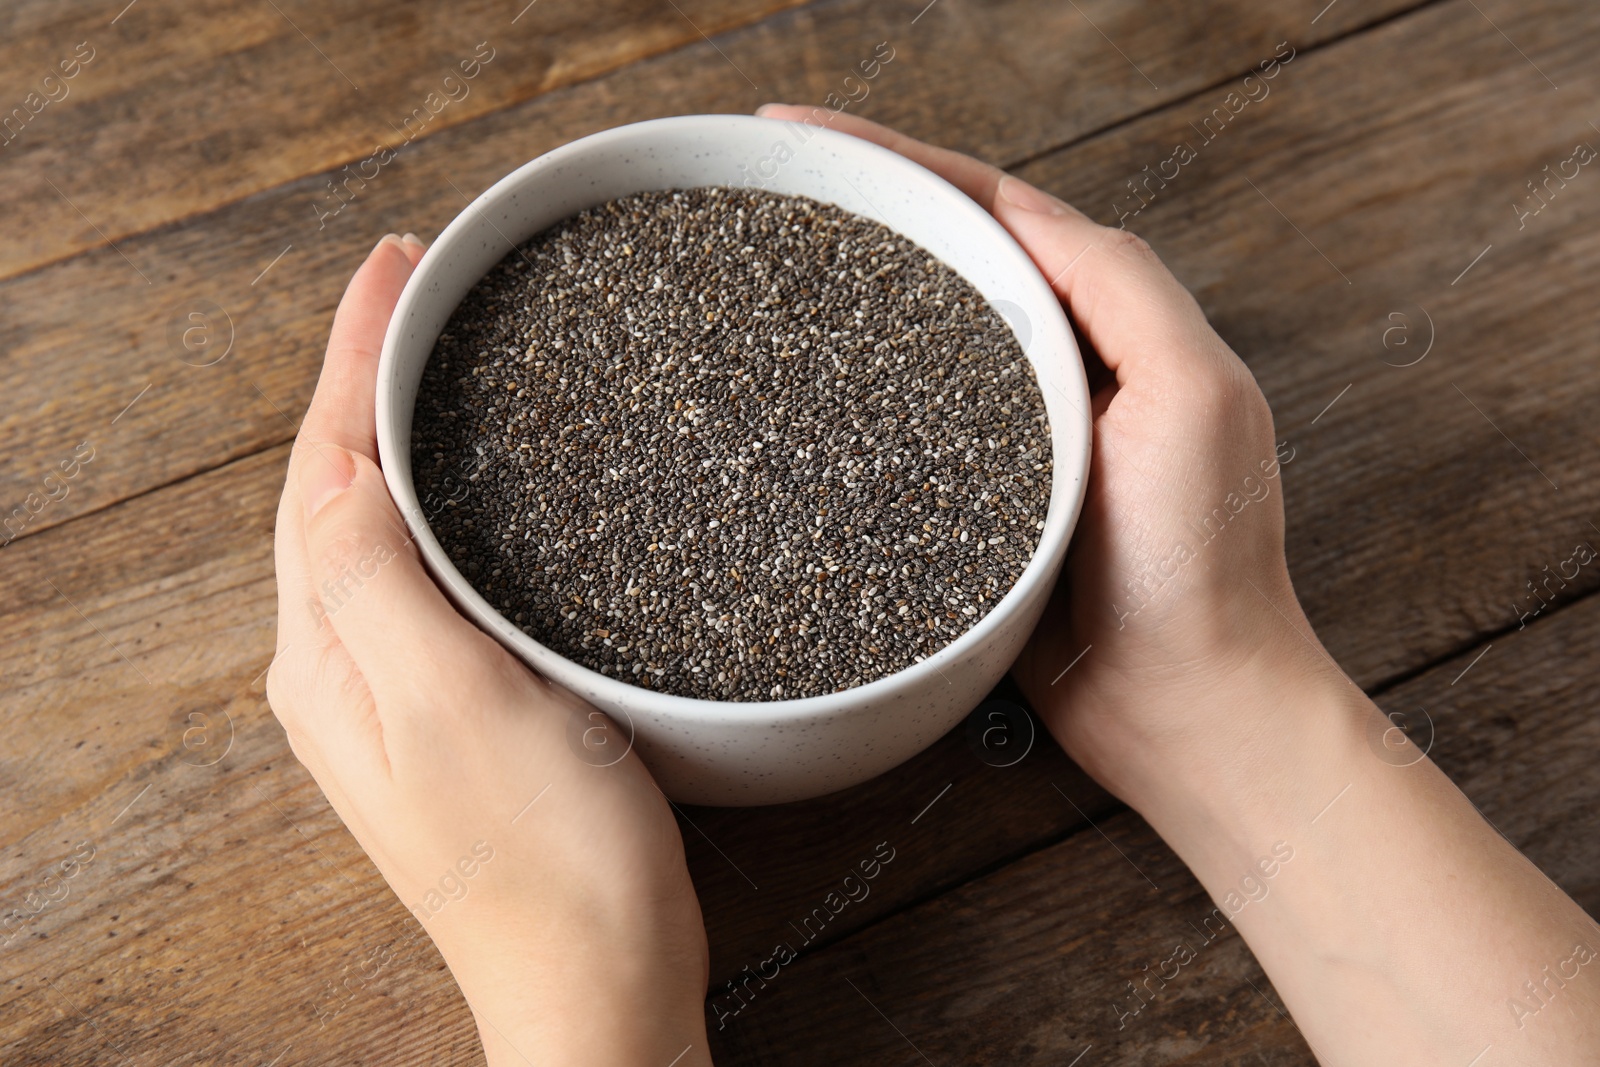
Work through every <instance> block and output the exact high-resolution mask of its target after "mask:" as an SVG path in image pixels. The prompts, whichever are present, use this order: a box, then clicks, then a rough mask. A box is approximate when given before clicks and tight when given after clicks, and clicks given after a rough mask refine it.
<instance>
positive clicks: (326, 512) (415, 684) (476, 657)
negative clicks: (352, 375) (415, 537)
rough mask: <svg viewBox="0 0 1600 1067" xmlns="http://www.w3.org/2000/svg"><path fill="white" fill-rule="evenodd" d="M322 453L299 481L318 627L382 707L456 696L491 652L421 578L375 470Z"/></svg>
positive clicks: (356, 457)
mask: <svg viewBox="0 0 1600 1067" xmlns="http://www.w3.org/2000/svg"><path fill="white" fill-rule="evenodd" d="M323 453H324V455H325V458H326V459H327V461H328V462H325V463H323V462H317V463H305V464H302V465H301V467H300V469H299V472H298V475H297V481H298V486H299V496H300V499H301V501H302V504H303V508H304V514H303V518H302V520H301V521H302V523H303V529H304V537H305V551H306V563H307V581H308V583H309V584H310V586H311V588H312V591H313V595H314V596H315V597H316V600H315V601H314V605H313V610H314V611H316V612H317V613H318V614H319V615H320V618H319V619H318V622H320V623H325V624H331V626H332V630H333V633H334V635H335V636H336V637H337V638H338V641H339V643H340V644H341V645H342V646H343V647H344V649H345V650H346V651H347V652H348V653H349V655H350V657H351V658H352V659H353V660H354V661H355V664H356V667H357V668H358V669H359V671H360V673H361V675H362V676H363V677H364V678H365V679H366V682H367V686H368V688H369V689H370V690H371V692H372V695H373V696H374V697H375V698H377V700H378V703H379V705H380V706H384V705H386V704H388V703H389V702H391V701H395V699H396V698H400V699H399V700H398V701H397V703H398V705H399V706H410V705H412V704H414V703H415V702H414V701H411V700H409V699H406V698H408V697H410V696H411V694H413V693H415V692H439V691H440V690H441V686H454V687H456V688H457V689H459V684H460V683H459V679H460V677H461V675H462V667H463V664H482V663H484V662H485V661H484V655H485V652H486V650H492V651H498V646H496V645H494V642H493V641H492V640H491V639H490V638H488V637H487V636H486V635H484V634H483V633H481V632H480V631H478V630H477V629H476V628H475V627H473V626H472V624H471V623H469V622H467V620H466V619H464V618H463V617H462V616H461V615H460V614H459V613H458V612H457V611H456V610H455V608H454V606H452V605H451V604H450V602H449V601H448V600H447V599H446V598H445V596H444V594H443V593H442V592H440V590H439V587H438V586H437V585H435V584H434V582H433V579H432V578H431V577H430V576H429V575H428V573H427V570H426V569H425V568H424V567H423V564H422V559H421V555H420V553H418V551H417V548H416V546H415V544H413V542H412V540H411V537H410V535H409V534H408V533H407V531H406V527H405V524H404V522H402V521H401V518H400V513H399V511H398V510H397V509H396V508H395V506H394V501H393V500H392V499H391V498H390V496H389V489H388V486H387V485H386V484H385V482H384V479H383V472H382V471H381V470H379V469H378V465H377V464H376V463H375V462H373V461H372V460H371V459H369V458H368V457H367V456H365V455H363V454H361V453H359V452H351V451H346V450H345V449H343V448H339V447H338V446H334V445H328V446H324V449H323Z"/></svg>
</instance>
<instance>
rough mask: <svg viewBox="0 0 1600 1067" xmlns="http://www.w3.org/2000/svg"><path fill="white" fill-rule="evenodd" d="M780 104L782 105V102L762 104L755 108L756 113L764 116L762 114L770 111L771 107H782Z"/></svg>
mask: <svg viewBox="0 0 1600 1067" xmlns="http://www.w3.org/2000/svg"><path fill="white" fill-rule="evenodd" d="M782 106H783V105H782V104H762V105H761V106H760V107H758V108H756V114H757V115H761V116H764V115H766V113H767V112H768V111H771V110H772V109H773V108H775V107H782Z"/></svg>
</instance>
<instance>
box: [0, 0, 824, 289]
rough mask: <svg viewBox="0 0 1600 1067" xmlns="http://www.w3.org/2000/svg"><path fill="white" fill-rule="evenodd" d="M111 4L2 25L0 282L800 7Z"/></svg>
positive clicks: (480, 2)
mask: <svg viewBox="0 0 1600 1067" xmlns="http://www.w3.org/2000/svg"><path fill="white" fill-rule="evenodd" d="M126 2H127V0H121V2H118V3H112V4H110V5H107V4H98V3H96V4H90V3H82V2H80V3H75V4H70V5H60V4H47V3H43V2H33V3H28V4H25V5H23V6H21V7H20V8H18V9H17V10H14V11H12V12H10V13H9V14H8V16H7V21H8V22H9V23H10V27H9V32H7V33H6V34H5V35H4V36H3V37H0V70H5V71H8V72H12V76H11V77H10V78H8V79H7V82H8V83H9V84H7V85H6V87H5V92H6V97H5V98H4V99H0V109H3V110H0V116H9V117H10V118H11V125H10V126H9V127H5V126H0V161H3V164H4V166H5V168H6V173H7V175H8V176H9V177H10V179H11V180H10V181H8V182H6V183H4V184H3V185H0V211H3V212H4V213H5V217H6V218H7V219H9V220H12V222H11V224H10V225H8V226H7V228H6V241H5V242H4V243H3V244H0V278H3V277H11V276H13V275H16V274H20V273H23V272H25V271H27V270H30V269H33V268H35V267H37V266H39V265H40V264H42V263H46V262H50V261H53V260H57V259H60V258H62V257H64V256H68V255H71V254H73V253H76V252H80V251H83V250H85V249H90V248H102V247H104V246H105V244H106V243H107V242H108V241H114V242H118V243H120V242H122V241H123V240H124V239H125V238H127V237H129V236H131V235H133V234H137V233H143V232H146V231H149V230H152V229H155V228H157V227H160V226H164V225H168V224H170V223H172V222H175V221H177V220H180V219H184V218H187V217H189V216H191V215H194V214H196V213H198V212H205V211H211V210H215V209H216V208H217V207H220V206H221V205H223V204H228V203H231V202H234V201H237V200H240V199H243V198H244V197H247V196H251V195H253V194H255V193H259V192H261V191H262V190H264V189H270V188H272V187H273V186H277V185H281V184H283V183H285V182H290V181H294V180H295V179H298V178H303V177H305V176H306V175H308V174H318V173H321V172H323V171H330V170H338V169H339V168H341V167H342V166H343V165H345V164H355V163H357V162H358V161H360V160H364V159H366V158H368V157H369V156H370V155H371V154H372V152H373V151H374V149H375V147H376V146H379V145H382V146H384V147H388V148H396V149H398V148H402V147H403V146H404V145H406V144H407V143H408V141H409V140H411V139H412V138H415V137H419V136H426V135H431V134H434V133H437V132H438V131H439V130H441V129H446V128H449V127H452V126H457V125H460V124H462V123H464V122H468V121H471V120H472V119H474V118H477V117H478V116H480V115H486V114H489V113H490V112H493V111H497V110H500V109H502V108H505V107H509V106H512V105H514V104H517V103H520V102H522V101H525V100H528V99H530V98H532V97H534V96H537V95H539V94H540V93H545V92H549V91H550V90H552V89H556V88H559V87H562V86H566V85H572V84H575V83H578V82H581V81H586V80H588V79H591V78H595V77H598V76H600V75H603V74H604V73H606V72H608V71H612V70H615V69H617V68H619V67H622V66H626V65H628V64H630V63H633V62H636V61H638V60H639V59H642V58H644V57H646V56H650V55H656V54H659V53H662V52H666V51H670V50H672V49H675V48H681V47H683V46H684V45H687V44H690V43H692V42H699V41H700V40H701V32H700V31H702V30H703V31H705V32H706V33H709V34H716V33H719V32H723V31H726V30H728V29H730V28H733V27H737V26H741V25H745V24H748V23H751V22H755V21H759V20H760V19H762V18H764V17H766V16H768V15H770V14H772V13H773V12H775V11H779V10H782V9H784V8H786V7H791V6H794V5H795V4H796V3H800V2H804V0H692V2H689V0H686V2H684V3H681V4H679V5H678V6H679V8H680V9H681V13H680V12H679V11H674V10H673V8H672V6H671V5H669V4H660V3H653V2H650V0H599V2H598V3H595V2H583V3H577V2H573V0H554V2H552V0H543V2H542V3H539V4H538V5H537V6H534V5H532V4H529V3H528V0H521V2H520V3H514V2H512V0H468V2H466V3H456V4H450V5H448V6H444V5H418V6H415V7H405V8H400V9H396V8H394V7H393V6H392V5H386V4H378V3H371V2H366V3H360V4H343V5H340V6H339V7H338V8H333V7H329V6H326V5H316V4H307V3H303V2H301V3H297V2H292V0H283V2H280V3H275V4H244V5H241V4H234V3H227V2H223V0H186V2H185V3H182V4H177V5H174V4H151V3H143V4H138V5H137V6H135V5H133V4H129V5H128V6H127V8H126V10H123V11H122V12H121V14H120V15H119V14H118V9H119V8H121V7H122V6H123V4H124V3H126ZM108 7H109V8H110V10H109V11H108V10H107V8H108ZM114 16H115V19H114V21H113V17H114ZM480 45H481V46H482V47H481V48H480ZM62 62H65V63H66V65H65V66H60V65H59V64H61V63H62ZM463 62H465V63H467V66H465V67H463V66H461V64H462V63H463ZM68 74H70V75H71V76H70V77H68V76H65V75H68ZM465 74H471V75H472V76H471V77H464V75H465ZM447 76H448V77H451V78H452V79H453V80H452V81H450V82H449V83H446V81H445V78H446V77H447ZM46 77H50V78H52V80H51V81H49V82H46V81H45V80H44V79H45V78H46ZM30 93H33V94H35V95H34V96H32V97H29V95H28V94H30ZM430 94H433V96H432V99H431V100H430ZM17 107H21V108H23V111H22V112H21V113H16V112H14V111H13V110H12V109H13V108H17ZM418 109H422V110H421V112H420V114H419V112H418ZM113 174H116V175H124V176H127V177H129V178H131V179H132V180H129V181H120V180H119V181H111V180H107V178H108V176H109V175H113ZM336 180H338V179H336ZM318 184H319V185H320V184H321V183H320V182H319V183H318ZM357 187H359V186H357ZM324 199H325V200H327V201H329V202H333V201H332V198H331V194H330V195H329V196H327V197H325V198H324ZM303 210H304V209H303Z"/></svg>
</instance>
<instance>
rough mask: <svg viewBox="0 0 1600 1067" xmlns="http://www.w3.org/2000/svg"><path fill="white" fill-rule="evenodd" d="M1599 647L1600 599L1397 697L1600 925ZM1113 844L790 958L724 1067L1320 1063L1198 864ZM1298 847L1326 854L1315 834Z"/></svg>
mask: <svg viewBox="0 0 1600 1067" xmlns="http://www.w3.org/2000/svg"><path fill="white" fill-rule="evenodd" d="M1597 641H1600V598H1597V597H1593V596H1591V597H1588V598H1586V599H1584V600H1583V601H1582V602H1580V603H1578V604H1576V605H1573V606H1571V607H1569V608H1567V609H1565V610H1563V611H1561V612H1560V613H1559V614H1557V615H1555V616H1554V617H1551V618H1548V619H1542V620H1540V621H1538V622H1536V623H1534V624H1533V625H1530V626H1529V627H1528V628H1527V629H1526V630H1524V631H1522V632H1519V633H1517V634H1514V635H1510V636H1508V637H1506V638H1504V639H1503V640H1502V641H1501V642H1497V643H1496V652H1497V653H1499V655H1498V657H1497V658H1494V659H1487V658H1486V659H1485V660H1483V661H1482V662H1481V663H1479V664H1477V665H1476V666H1474V667H1472V668H1471V671H1470V673H1469V674H1468V675H1467V676H1466V678H1465V679H1463V680H1462V681H1461V682H1460V683H1459V684H1455V685H1452V680H1453V679H1455V678H1456V677H1457V676H1458V675H1459V674H1460V672H1461V671H1462V670H1463V669H1465V668H1467V667H1468V666H1469V664H1470V663H1471V656H1467V655H1464V656H1461V657H1458V658H1456V659H1453V660H1450V661H1448V662H1446V663H1441V664H1440V665H1438V666H1437V667H1435V668H1434V669H1432V670H1429V671H1427V672H1425V673H1423V674H1421V675H1420V676H1418V677H1416V678H1414V679H1412V680H1411V681H1409V682H1406V683H1405V684H1403V685H1400V686H1398V687H1396V688H1394V689H1391V690H1388V691H1387V692H1385V693H1384V694H1382V696H1381V698H1380V703H1381V705H1382V706H1384V707H1386V708H1390V709H1405V710H1408V711H1409V710H1411V709H1414V708H1415V707H1417V706H1422V707H1426V708H1428V709H1430V711H1431V713H1432V716H1433V721H1434V723H1435V724H1436V733H1435V736H1434V741H1433V749H1432V753H1431V755H1432V758H1433V759H1434V760H1435V761H1436V762H1437V763H1438V764H1439V766H1440V767H1442V768H1443V769H1444V770H1445V771H1446V772H1447V773H1448V774H1450V775H1451V777H1452V778H1454V779H1455V781H1456V782H1457V783H1458V784H1459V785H1460V786H1461V787H1462V789H1463V790H1464V791H1465V792H1466V793H1467V795H1468V796H1469V797H1471V798H1472V800H1473V802H1474V803H1476V804H1477V805H1478V806H1479V808H1480V809H1482V811H1483V812H1484V814H1485V815H1486V816H1487V817H1488V818H1489V819H1490V821H1491V822H1493V823H1494V825H1495V826H1497V827H1498V828H1499V829H1500V831H1501V832H1502V833H1503V834H1505V835H1506V836H1507V837H1508V838H1509V839H1510V840H1511V842H1512V843H1513V844H1515V845H1516V846H1517V847H1518V848H1520V849H1522V850H1523V851H1524V852H1525V853H1526V854H1527V855H1528V857H1529V858H1530V859H1531V860H1533V862H1534V863H1535V864H1537V865H1538V866H1539V867H1540V868H1541V869H1542V870H1544V871H1545V872H1546V873H1547V874H1549V875H1550V876H1551V877H1552V878H1553V879H1554V880H1555V881H1556V882H1557V883H1558V884H1559V885H1560V886H1561V887H1562V888H1563V889H1565V890H1566V891H1567V892H1568V893H1569V894H1571V895H1572V896H1573V897H1574V899H1576V900H1577V901H1578V903H1579V904H1580V905H1582V906H1583V907H1585V908H1586V909H1587V910H1588V911H1589V912H1590V914H1591V915H1593V914H1597V913H1600V775H1596V774H1595V773H1594V758H1595V753H1596V752H1597V751H1600V719H1597V718H1596V717H1595V716H1594V714H1593V711H1592V709H1593V698H1592V685H1593V681H1592V680H1593V665H1594V648H1595V646H1596V642H1597ZM1419 736H1420V735H1419ZM1395 773H1405V768H1400V767H1396V768H1395ZM1100 829H1101V830H1102V831H1103V832H1104V834H1105V837H1101V836H1100V835H1099V834H1096V833H1093V832H1085V833H1079V834H1075V835H1073V836H1072V837H1070V838H1068V839H1067V840H1066V841H1063V842H1061V843H1060V844H1057V845H1053V846H1051V847H1049V848H1047V849H1044V850H1042V851H1040V852H1037V853H1035V854H1033V855H1031V856H1029V857H1027V858H1026V859H1024V860H1021V861H1018V862H1016V863H1013V864H1010V865H1009V866H1006V867H1004V868H1002V869H1001V870H999V871H996V872H995V873H993V874H991V875H988V876H987V877H984V878H981V879H979V880H977V881H975V882H972V883H970V884H969V885H966V886H963V887H961V888H960V889H957V890H955V891H953V892H950V893H947V894H944V895H943V896H940V897H939V898H937V899H935V900H933V901H930V902H928V903H926V904H922V905H919V906H918V907H916V908H913V909H912V910H910V911H907V912H904V913H902V914H900V915H897V916H895V917H893V918H891V919H889V920H887V921H885V922H882V923H879V924H878V925H876V926H874V927H872V928H871V929H870V930H868V931H866V932H865V933H863V934H860V935H858V936H855V937H851V938H849V939H847V940H845V941H844V942H842V943H840V944H838V945H835V946H833V947H831V948H828V949H825V950H823V951H822V952H820V953H817V954H815V955H813V956H811V957H810V958H803V959H801V960H799V961H798V962H796V963H793V964H790V965H788V966H786V967H784V968H783V969H782V970H781V971H779V973H778V977H777V978H776V979H775V980H773V981H772V982H771V983H770V984H769V985H768V986H767V987H766V988H760V987H758V986H754V985H752V987H751V988H752V995H751V996H750V997H749V999H748V1001H747V1002H746V1006H745V1007H744V1008H743V1010H742V1011H739V1012H738V1014H736V1015H733V1016H732V1017H730V1018H728V1019H725V1020H724V1022H725V1026H724V1027H723V1028H722V1029H721V1030H720V1031H718V1032H716V1033H715V1034H714V1037H713V1046H714V1055H715V1058H716V1061H717V1062H718V1063H719V1064H724V1065H729V1064H739V1063H760V1064H766V1065H781V1064H789V1063H794V1064H801V1063H804V1064H812V1063H839V1064H851V1063H862V1064H868V1063H888V1062H901V1063H919V1062H922V1060H921V1059H920V1058H919V1056H918V1055H917V1053H916V1052H913V1051H912V1048H911V1047H910V1046H911V1045H915V1048H916V1049H917V1050H918V1051H919V1052H920V1053H921V1055H922V1056H925V1057H927V1060H928V1061H929V1062H932V1063H941V1064H943V1063H972V1064H990V1063H1006V1064H1015V1063H1063V1064H1064V1063H1068V1062H1070V1061H1071V1060H1072V1059H1073V1057H1074V1056H1077V1055H1079V1054H1080V1053H1082V1052H1083V1051H1084V1049H1085V1048H1086V1047H1087V1046H1090V1045H1092V1046H1093V1049H1094V1051H1093V1052H1092V1053H1091V1056H1092V1059H1091V1058H1089V1057H1085V1059H1084V1062H1085V1063H1089V1062H1093V1063H1116V1064H1125V1065H1128V1067H1155V1065H1158V1064H1159V1065H1167V1064H1174V1063H1182V1064H1193V1065H1200V1064H1215V1065H1223V1064H1239V1065H1244V1064H1260V1063H1262V1062H1265V1063H1268V1064H1274V1065H1277V1064H1283V1065H1288V1064H1294V1065H1296V1067H1315V1060H1314V1059H1313V1058H1312V1056H1311V1054H1310V1051H1309V1050H1308V1049H1307V1048H1306V1046H1305V1044H1304V1041H1303V1040H1302V1039H1301V1038H1300V1036H1299V1033H1298V1031H1297V1030H1295V1028H1294V1027H1293V1025H1292V1023H1290V1022H1288V1021H1287V1019H1286V1018H1285V1017H1284V1016H1283V1015H1282V1014H1281V1003H1282V1002H1281V1001H1280V1000H1279V999H1278V998H1277V994H1276V993H1275V991H1274V990H1273V989H1272V986H1271V984H1270V983H1269V982H1268V981H1267V979H1266V976H1265V975H1264V974H1263V973H1262V972H1261V969H1260V967H1259V966H1258V965H1257V963H1256V961H1255V958H1254V957H1253V956H1252V955H1251V953H1250V951H1249V949H1248V948H1247V947H1246V946H1245V944H1244V942H1243V941H1242V940H1241V939H1240V938H1239V936H1238V934H1237V932H1236V931H1235V930H1234V928H1233V927H1232V926H1231V925H1230V926H1228V927H1227V928H1226V930H1225V932H1222V933H1220V934H1218V933H1217V932H1216V927H1215V925H1213V926H1212V927H1211V928H1209V929H1208V928H1206V927H1205V926H1204V920H1205V917H1206V916H1207V915H1209V914H1210V913H1211V911H1212V909H1213V908H1214V907H1215V905H1214V904H1213V903H1212V902H1211V901H1210V900H1209V898H1208V897H1207V896H1206V894H1205V892H1204V890H1202V889H1201V887H1200V886H1199V884H1198V883H1197V882H1195V881H1194V879H1193V877H1192V876H1191V875H1190V874H1189V873H1188V871H1187V870H1186V869H1185V868H1184V867H1183V865H1182V863H1181V862H1180V861H1179V860H1178V858H1177V857H1176V856H1174V855H1173V854H1172V853H1171V852H1170V851H1169V850H1168V849H1167V848H1166V846H1165V845H1164V844H1163V843H1162V842H1161V841H1160V839H1159V838H1157V837H1156V836H1155V834H1154V833H1153V832H1152V831H1151V830H1150V829H1149V827H1148V826H1147V825H1146V824H1145V823H1144V822H1143V821H1142V820H1141V819H1139V818H1138V817H1137V816H1136V815H1134V814H1132V813H1126V812H1125V813H1123V814H1120V815H1116V816H1114V817H1112V818H1110V819H1107V820H1105V821H1104V822H1102V823H1101V824H1100ZM1108 838H1109V839H1110V841H1109V842H1108V840H1107V839H1108ZM1111 843H1114V844H1115V845H1116V848H1115V849H1114V848H1112V847H1111ZM1291 844H1292V845H1294V846H1295V847H1296V850H1297V851H1303V850H1306V849H1311V848H1314V847H1315V839H1314V831H1312V830H1310V829H1309V828H1308V831H1307V836H1306V838H1305V840H1303V841H1295V842H1291ZM1119 850H1120V852H1121V853H1123V854H1124V855H1119ZM1136 868H1137V869H1136ZM1146 878H1148V879H1149V880H1150V881H1148V882H1147V881H1146V880H1145V879H1146ZM1151 882H1153V883H1154V885H1153V886H1152V884H1151ZM1208 934H1209V935H1210V937H1209V940H1208ZM1179 941H1184V942H1186V943H1187V944H1189V945H1190V946H1191V950H1192V951H1193V952H1194V953H1195V955H1196V956H1197V959H1196V960H1195V961H1194V962H1193V963H1191V964H1189V965H1188V966H1186V967H1184V968H1183V969H1182V970H1181V971H1180V972H1179V975H1178V977H1177V978H1176V979H1174V980H1173V981H1172V982H1171V984H1170V985H1168V986H1165V987H1163V988H1160V990H1159V995H1158V996H1156V997H1155V999H1154V1000H1152V1001H1151V1002H1150V1003H1148V1004H1146V1005H1145V1007H1144V1008H1142V1009H1141V1010H1139V1011H1137V1012H1136V1013H1135V1012H1133V1011H1132V1009H1133V1008H1134V1007H1135V1006H1136V1005H1137V1003H1139V1002H1137V1001H1135V1000H1134V997H1133V994H1132V993H1130V992H1129V990H1128V986H1127V983H1128V982H1130V981H1138V980H1142V978H1143V976H1144V974H1145V970H1144V968H1145V967H1146V965H1149V966H1150V967H1152V968H1156V967H1157V966H1158V963H1159V961H1161V960H1164V959H1167V958H1168V957H1170V956H1171V955H1172V954H1173V951H1174V946H1175V945H1176V944H1177V943H1178V942H1179ZM769 973H770V972H769ZM1151 988H1152V989H1155V987H1153V986H1152V987H1151ZM708 1018H710V1019H712V1020H713V1022H712V1026H713V1028H715V1021H716V1019H717V1016H716V1015H715V1014H714V1013H713V1014H710V1015H708ZM897 1030H898V1031H899V1032H898V1033H897V1032H896V1031H897ZM1474 1037H1475V1035H1469V1034H1463V1035H1462V1037H1461V1042H1462V1054H1461V1062H1463V1063H1465V1062H1467V1060H1468V1059H1470V1058H1471V1057H1472V1056H1473V1055H1474V1054H1475V1053H1476V1052H1477V1051H1479V1049H1480V1048H1481V1046H1482V1045H1483V1044H1484V1042H1483V1041H1477V1042H1476V1043H1473V1042H1474ZM1469 1044H1470V1045H1472V1047H1470V1048H1469V1047H1467V1046H1468V1045H1469Z"/></svg>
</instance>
